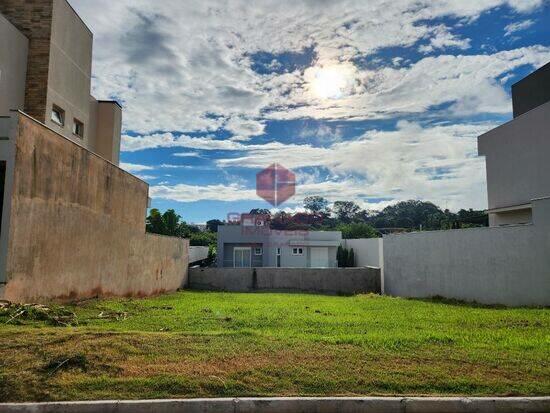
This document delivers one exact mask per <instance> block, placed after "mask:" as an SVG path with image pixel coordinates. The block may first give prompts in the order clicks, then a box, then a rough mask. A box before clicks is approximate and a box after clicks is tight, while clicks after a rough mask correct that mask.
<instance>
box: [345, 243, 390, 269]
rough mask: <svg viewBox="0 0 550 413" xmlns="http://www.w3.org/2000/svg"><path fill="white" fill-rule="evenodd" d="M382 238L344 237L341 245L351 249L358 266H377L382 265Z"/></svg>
mask: <svg viewBox="0 0 550 413" xmlns="http://www.w3.org/2000/svg"><path fill="white" fill-rule="evenodd" d="M382 242H383V240H382V238H361V239H344V240H342V246H343V247H345V248H347V249H351V248H353V252H354V255H355V265H357V266H358V267H378V268H381V267H382V266H383V265H384V258H383V254H382V253H383V249H382Z"/></svg>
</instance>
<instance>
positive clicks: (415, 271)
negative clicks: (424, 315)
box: [384, 199, 550, 306]
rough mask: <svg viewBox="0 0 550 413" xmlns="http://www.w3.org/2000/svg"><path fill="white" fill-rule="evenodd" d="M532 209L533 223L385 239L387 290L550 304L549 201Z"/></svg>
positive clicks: (487, 301) (411, 294)
mask: <svg viewBox="0 0 550 413" xmlns="http://www.w3.org/2000/svg"><path fill="white" fill-rule="evenodd" d="M533 206H534V208H533V225H517V226H509V227H494V228H472V229H465V230H453V231H435V232H418V233H412V234H403V235H387V236H385V237H384V285H385V292H386V293H387V294H390V295H396V296H404V297H432V296H436V295H437V296H443V297H447V298H455V299H460V300H466V301H476V302H479V303H484V304H504V305H510V306H522V305H526V306H544V305H546V306H548V305H550V253H549V251H550V199H541V200H535V201H534V202H533Z"/></svg>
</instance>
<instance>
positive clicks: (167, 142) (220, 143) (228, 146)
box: [121, 133, 243, 156]
mask: <svg viewBox="0 0 550 413" xmlns="http://www.w3.org/2000/svg"><path fill="white" fill-rule="evenodd" d="M176 147H184V148H192V149H204V150H237V149H240V148H242V147H243V145H242V144H240V143H238V142H232V141H229V140H224V139H215V138H213V137H198V138H197V137H191V136H188V135H175V134H173V133H155V134H152V135H141V136H140V135H138V136H129V135H123V136H122V144H121V150H122V151H123V152H135V151H140V150H144V149H153V148H176ZM184 153H185V156H187V155H188V152H184ZM175 156H182V155H180V154H175Z"/></svg>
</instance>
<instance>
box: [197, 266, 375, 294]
mask: <svg viewBox="0 0 550 413" xmlns="http://www.w3.org/2000/svg"><path fill="white" fill-rule="evenodd" d="M189 288H191V289H197V290H210V291H238V292H252V291H301V292H309V293H327V294H358V293H380V269H379V268H271V267H268V268H265V267H264V268H191V269H189Z"/></svg>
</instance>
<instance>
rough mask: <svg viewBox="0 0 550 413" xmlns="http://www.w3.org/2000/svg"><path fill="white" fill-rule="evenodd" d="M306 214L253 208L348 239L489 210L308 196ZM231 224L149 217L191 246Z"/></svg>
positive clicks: (450, 224)
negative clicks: (366, 204) (377, 206)
mask: <svg viewBox="0 0 550 413" xmlns="http://www.w3.org/2000/svg"><path fill="white" fill-rule="evenodd" d="M303 207H304V210H305V211H304V212H297V213H294V214H291V213H288V212H284V211H279V212H276V213H274V214H272V213H271V211H270V210H269V209H252V210H251V211H250V214H251V215H263V216H265V217H266V221H267V222H268V224H269V226H270V227H271V228H272V229H276V230H329V231H330V230H336V231H341V232H342V237H343V238H345V239H355V238H375V237H379V236H380V235H381V234H384V233H388V232H396V231H401V232H404V231H420V230H446V229H459V228H471V227H482V226H488V224H489V220H488V216H487V213H486V212H485V211H481V210H473V209H461V210H459V211H458V212H451V211H449V210H448V209H442V208H440V207H438V206H437V205H435V204H433V203H432V202H425V201H418V200H409V201H401V202H398V203H396V204H393V205H390V206H387V207H386V208H384V209H382V210H380V211H372V210H365V209H363V208H361V207H360V206H359V205H358V204H357V203H355V202H353V201H336V202H334V203H333V204H332V206H330V202H329V200H327V199H326V198H324V197H321V196H309V197H306V198H305V199H304V203H303ZM227 224H231V223H228V222H226V221H222V220H219V219H211V220H209V221H207V222H206V230H205V231H201V230H200V229H199V228H198V227H197V226H195V225H191V224H187V223H186V222H185V221H183V220H182V219H181V216H180V215H178V214H176V212H175V211H174V210H173V209H169V210H167V211H165V212H164V213H161V212H160V211H159V210H158V209H151V211H150V214H149V216H148V217H147V231H148V232H152V233H156V234H162V235H171V236H176V237H183V238H189V240H190V244H191V245H204V246H215V245H216V233H217V231H218V227H219V226H220V225H227Z"/></svg>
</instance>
